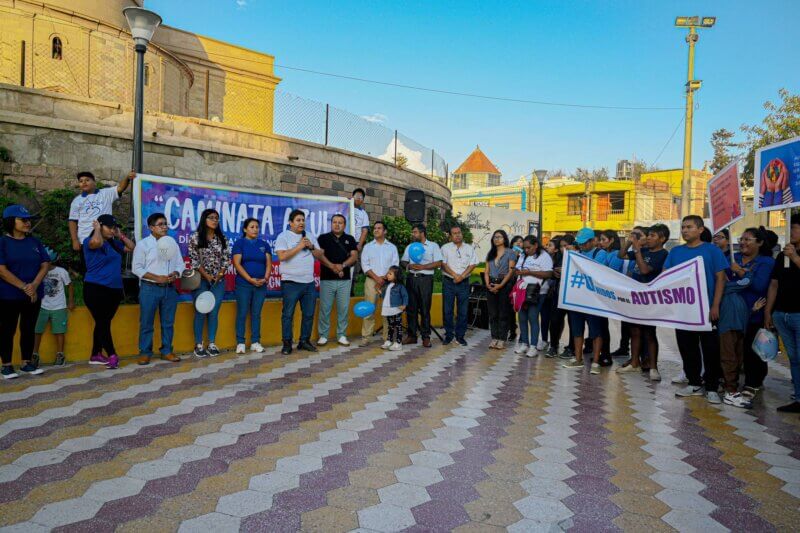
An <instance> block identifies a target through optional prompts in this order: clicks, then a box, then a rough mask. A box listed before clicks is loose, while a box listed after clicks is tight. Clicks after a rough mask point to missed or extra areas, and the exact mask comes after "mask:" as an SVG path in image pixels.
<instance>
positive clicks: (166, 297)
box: [139, 281, 178, 356]
mask: <svg viewBox="0 0 800 533" xmlns="http://www.w3.org/2000/svg"><path fill="white" fill-rule="evenodd" d="M177 307H178V292H177V291H176V290H175V287H173V286H172V285H170V286H169V287H159V286H157V285H153V284H152V283H148V282H146V281H143V282H142V283H141V284H140V286H139V353H140V354H141V355H148V356H150V355H153V330H154V328H153V322H154V321H155V319H156V310H157V311H158V318H159V321H160V322H161V355H168V354H170V353H172V334H173V326H174V325H175V309H177Z"/></svg>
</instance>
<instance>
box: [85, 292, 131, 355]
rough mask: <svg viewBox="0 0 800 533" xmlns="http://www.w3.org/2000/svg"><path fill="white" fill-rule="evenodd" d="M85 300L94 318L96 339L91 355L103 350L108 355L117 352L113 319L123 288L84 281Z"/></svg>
mask: <svg viewBox="0 0 800 533" xmlns="http://www.w3.org/2000/svg"><path fill="white" fill-rule="evenodd" d="M83 301H84V302H85V303H86V307H87V308H89V313H91V314H92V318H93V319H94V340H93V341H92V353H91V354H90V355H89V357H91V356H92V355H95V354H98V353H102V351H103V350H105V352H106V355H111V354H116V353H117V350H116V349H115V348H114V339H112V338H111V321H112V320H114V315H116V314H117V309H118V308H119V303H120V302H121V301H122V289H112V288H111V287H106V286H105V285H98V284H96V283H91V282H89V283H84V284H83Z"/></svg>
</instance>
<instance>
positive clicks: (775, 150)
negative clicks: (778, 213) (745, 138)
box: [753, 137, 800, 212]
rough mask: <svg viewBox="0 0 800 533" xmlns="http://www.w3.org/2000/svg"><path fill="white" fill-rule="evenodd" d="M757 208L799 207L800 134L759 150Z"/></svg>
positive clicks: (754, 179) (756, 164)
mask: <svg viewBox="0 0 800 533" xmlns="http://www.w3.org/2000/svg"><path fill="white" fill-rule="evenodd" d="M754 170H755V175H754V176H753V183H754V184H755V189H756V191H755V192H756V194H755V202H754V204H755V205H754V210H755V211H756V212H758V211H775V210H779V209H789V208H791V207H800V137H795V138H794V139H787V140H785V141H781V142H777V143H774V144H770V145H767V146H765V147H763V148H759V149H758V150H756V157H755V166H754Z"/></svg>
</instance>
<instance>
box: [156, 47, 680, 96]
mask: <svg viewBox="0 0 800 533" xmlns="http://www.w3.org/2000/svg"><path fill="white" fill-rule="evenodd" d="M169 48H176V49H182V50H187V51H191V52H195V53H198V50H197V49H196V48H189V47H183V46H175V45H171V46H170V47H169ZM203 53H205V54H207V55H211V56H218V57H224V58H227V59H235V60H237V61H248V62H251V63H258V64H262V65H272V66H273V67H276V68H285V69H287V70H294V71H297V72H305V73H307V74H315V75H317V76H327V77H330V78H339V79H343V80H350V81H357V82H360V83H371V84H373V85H383V86H386V87H396V88H399V89H408V90H413V91H422V92H428V93H435V94H446V95H450V96H461V97H464V98H477V99H481V100H494V101H498V102H509V103H516V104H529V105H541V106H551V107H571V108H579V109H609V110H617V111H674V110H677V109H683V108H682V107H662V106H617V105H596V104H576V103H572V102H552V101H547V100H531V99H527V98H514V97H508V96H494V95H488V94H478V93H468V92H461V91H450V90H446V89H436V88H432V87H422V86H418V85H408V84H404V83H394V82H390V81H382V80H374V79H370V78H361V77H358V76H350V75H347V74H336V73H333V72H323V71H319V70H314V69H310V68H302V67H293V66H290V65H280V64H277V63H270V62H268V61H259V60H257V59H248V58H243V57H234V56H230V55H227V54H221V53H219V52H208V51H203Z"/></svg>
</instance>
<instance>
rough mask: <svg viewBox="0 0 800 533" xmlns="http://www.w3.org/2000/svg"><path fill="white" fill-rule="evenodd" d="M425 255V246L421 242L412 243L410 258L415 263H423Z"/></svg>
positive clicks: (409, 252)
mask: <svg viewBox="0 0 800 533" xmlns="http://www.w3.org/2000/svg"><path fill="white" fill-rule="evenodd" d="M424 255H425V247H424V246H423V245H422V243H421V242H414V243H411V244H410V245H409V247H408V258H409V259H411V261H413V262H414V263H421V262H422V257H423V256H424Z"/></svg>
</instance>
